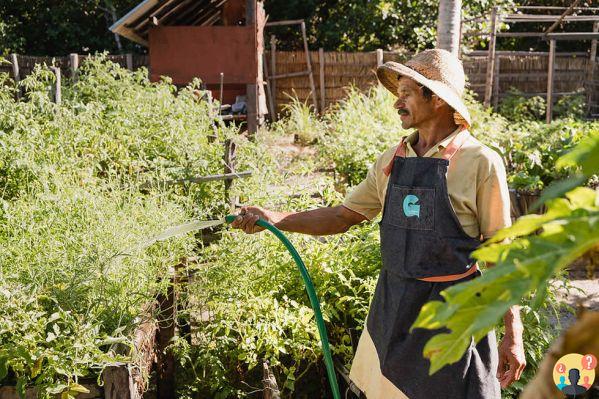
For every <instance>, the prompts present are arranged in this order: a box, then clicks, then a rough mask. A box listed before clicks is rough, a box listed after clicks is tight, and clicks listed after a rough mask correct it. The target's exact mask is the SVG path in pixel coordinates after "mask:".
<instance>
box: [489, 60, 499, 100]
mask: <svg viewBox="0 0 599 399" xmlns="http://www.w3.org/2000/svg"><path fill="white" fill-rule="evenodd" d="M500 69H501V57H500V56H497V58H496V59H495V71H494V72H493V95H492V96H491V98H492V99H493V109H495V110H497V106H498V105H499V74H500Z"/></svg>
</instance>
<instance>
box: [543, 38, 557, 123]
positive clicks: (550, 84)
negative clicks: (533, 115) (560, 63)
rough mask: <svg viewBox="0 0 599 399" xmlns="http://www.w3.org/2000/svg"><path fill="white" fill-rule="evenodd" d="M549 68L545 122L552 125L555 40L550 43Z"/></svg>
mask: <svg viewBox="0 0 599 399" xmlns="http://www.w3.org/2000/svg"><path fill="white" fill-rule="evenodd" d="M549 54H550V55H549V63H548V64H549V66H548V70H547V114H546V117H545V121H546V122H547V123H551V118H552V113H553V72H554V69H555V40H551V41H550V42H549Z"/></svg>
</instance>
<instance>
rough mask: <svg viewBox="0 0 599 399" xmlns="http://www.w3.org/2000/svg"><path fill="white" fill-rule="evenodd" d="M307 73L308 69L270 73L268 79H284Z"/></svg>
mask: <svg viewBox="0 0 599 399" xmlns="http://www.w3.org/2000/svg"><path fill="white" fill-rule="evenodd" d="M309 74H310V71H299V72H289V73H282V74H280V75H272V76H270V77H269V78H268V79H269V80H276V79H285V78H295V77H298V76H308V75H309Z"/></svg>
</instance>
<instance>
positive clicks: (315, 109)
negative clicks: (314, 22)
mask: <svg viewBox="0 0 599 399" xmlns="http://www.w3.org/2000/svg"><path fill="white" fill-rule="evenodd" d="M300 26H301V30H302V38H303V39H304V52H305V53H306V64H307V65H308V73H309V75H308V77H309V79H310V90H312V101H314V111H315V112H316V113H318V112H319V110H320V108H319V107H318V100H316V85H315V84H314V74H313V73H312V60H311V59H310V49H309V48H308V36H307V35H306V23H305V22H304V21H302V23H301V25H300Z"/></svg>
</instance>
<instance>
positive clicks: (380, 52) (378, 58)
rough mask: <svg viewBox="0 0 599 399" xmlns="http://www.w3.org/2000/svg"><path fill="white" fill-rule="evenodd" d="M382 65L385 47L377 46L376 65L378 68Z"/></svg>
mask: <svg viewBox="0 0 599 399" xmlns="http://www.w3.org/2000/svg"><path fill="white" fill-rule="evenodd" d="M381 65H383V49H381V48H377V49H376V67H377V68H378V67H380V66H381Z"/></svg>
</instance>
